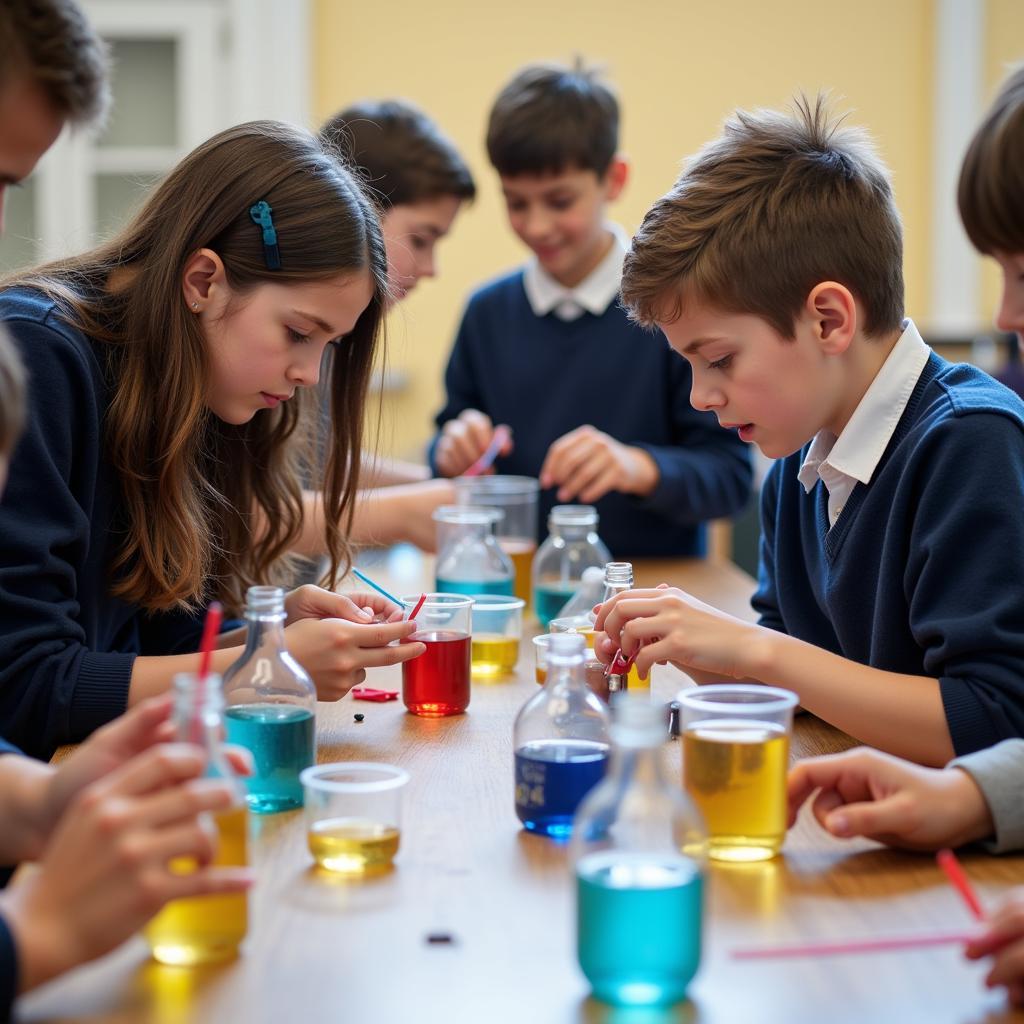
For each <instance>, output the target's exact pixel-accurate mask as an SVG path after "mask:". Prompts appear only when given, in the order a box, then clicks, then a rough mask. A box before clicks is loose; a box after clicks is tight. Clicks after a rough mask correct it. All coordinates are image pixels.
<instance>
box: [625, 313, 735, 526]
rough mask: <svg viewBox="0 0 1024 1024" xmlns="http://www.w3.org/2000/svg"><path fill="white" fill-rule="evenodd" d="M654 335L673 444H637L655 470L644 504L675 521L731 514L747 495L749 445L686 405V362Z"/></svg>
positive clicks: (691, 522)
mask: <svg viewBox="0 0 1024 1024" xmlns="http://www.w3.org/2000/svg"><path fill="white" fill-rule="evenodd" d="M659 340H660V341H661V342H662V343H663V344H665V348H666V353H665V359H666V372H667V375H668V379H669V387H670V389H671V398H670V401H671V416H672V444H670V445H652V444H640V445H637V447H640V448H643V449H644V450H645V451H646V452H647V453H648V454H649V455H650V456H651V458H653V459H654V461H655V462H656V463H657V466H658V471H659V473H660V479H659V481H658V484H657V486H656V487H655V489H654V490H653V491H652V492H651V493H650V494H649V495H647V496H646V498H645V499H644V504H645V505H646V506H647V507H648V508H651V509H653V510H654V511H656V512H658V513H659V514H660V515H662V516H664V517H665V518H666V519H668V520H669V521H670V522H674V523H677V524H679V525H680V526H694V525H696V524H697V523H703V522H705V521H707V520H709V519H721V518H723V517H725V516H732V515H735V514H736V513H738V512H740V511H742V509H743V507H744V505H746V503H747V500H748V499H749V498H750V484H751V480H752V479H753V468H752V466H751V460H750V451H749V448H748V446H747V445H746V444H744V442H742V441H741V440H740V439H739V436H738V435H737V434H736V432H735V431H734V430H723V429H722V428H721V427H720V426H719V425H718V420H717V418H716V417H715V415H714V414H713V413H710V412H699V411H698V410H696V409H694V407H693V406H692V405H690V388H691V376H690V367H689V365H688V364H687V362H686V361H685V360H684V359H682V358H681V357H680V356H678V355H676V354H675V353H674V352H672V351H671V350H670V349H668V345H667V343H665V342H664V339H663V338H662V337H661V335H660V332H659ZM622 440H625V439H622ZM626 443H631V442H628V441H627V442H626Z"/></svg>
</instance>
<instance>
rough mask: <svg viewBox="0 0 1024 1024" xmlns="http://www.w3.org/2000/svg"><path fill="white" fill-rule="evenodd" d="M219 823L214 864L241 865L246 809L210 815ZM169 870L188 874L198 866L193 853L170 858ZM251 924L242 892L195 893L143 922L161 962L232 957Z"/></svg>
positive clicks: (244, 854)
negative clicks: (202, 894) (189, 855)
mask: <svg viewBox="0 0 1024 1024" xmlns="http://www.w3.org/2000/svg"><path fill="white" fill-rule="evenodd" d="M214 821H215V822H216V824H217V832H218V842H217V855H216V857H215V858H214V861H213V864H214V865H215V866H217V867H245V865H246V864H248V863H249V858H248V852H247V847H248V831H249V812H248V811H247V810H246V808H245V807H244V806H241V807H236V808H234V809H232V810H230V811H225V812H224V813H223V814H218V815H216V816H215V817H214ZM171 870H172V871H173V872H175V873H176V874H179V875H186V874H189V873H191V872H193V871H195V870H196V861H195V859H194V858H193V857H178V858H176V859H175V860H172V861H171ZM248 925H249V912H248V902H247V898H246V894H245V893H244V892H240V893H230V894H228V895H224V896H194V897H191V898H189V899H183V900H172V901H171V902H170V903H168V904H167V906H165V907H164V909H163V910H161V911H160V913H159V914H157V915H156V917H154V918H153V920H152V921H150V922H149V924H148V925H146V928H145V936H146V941H147V942H148V943H149V948H150V949H151V950H152V951H153V959H154V960H158V961H159V962H160V963H162V964H174V965H184V966H190V965H193V964H209V963H217V962H219V961H222V960H230V959H231V958H232V957H234V956H236V955H237V953H238V946H239V943H241V941H242V939H244V938H245V933H246V930H247V928H248Z"/></svg>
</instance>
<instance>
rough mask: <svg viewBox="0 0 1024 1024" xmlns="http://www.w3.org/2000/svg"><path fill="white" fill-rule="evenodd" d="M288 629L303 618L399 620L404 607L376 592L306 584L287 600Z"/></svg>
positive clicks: (285, 600)
mask: <svg viewBox="0 0 1024 1024" xmlns="http://www.w3.org/2000/svg"><path fill="white" fill-rule="evenodd" d="M284 610H285V614H286V616H287V617H286V618H285V622H284V624H285V628H287V627H288V626H291V625H292V624H293V623H296V622H299V621H300V620H301V619H345V620H347V621H348V622H359V623H367V622H373V621H374V619H375V618H377V617H378V616H379V617H380V619H381V621H383V622H397V621H398V620H399V619H401V617H402V609H401V608H400V607H399V606H398V605H397V604H395V603H394V602H392V601H389V600H388V599H387V598H386V597H384V596H383V595H382V594H378V593H376V591H368V592H362V591H360V592H356V593H352V594H335V593H334V592H333V591H330V590H324V589H323V587H316V586H313V585H312V584H310V583H307V584H306V585H305V586H304V587H298V588H296V589H295V590H293V591H292V592H291V593H290V594H288V595H287V596H286V597H285V599H284Z"/></svg>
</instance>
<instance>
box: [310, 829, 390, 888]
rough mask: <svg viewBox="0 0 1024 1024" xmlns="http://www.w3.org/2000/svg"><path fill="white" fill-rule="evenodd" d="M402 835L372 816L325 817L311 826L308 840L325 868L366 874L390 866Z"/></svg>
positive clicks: (346, 873) (311, 850)
mask: <svg viewBox="0 0 1024 1024" xmlns="http://www.w3.org/2000/svg"><path fill="white" fill-rule="evenodd" d="M399 835H400V833H399V830H398V829H397V828H395V827H394V826H392V825H382V824H381V823H380V822H378V821H371V820H370V819H368V818H325V819H323V820H322V821H318V822H316V823H314V824H313V825H311V826H310V828H309V831H308V832H307V833H306V842H307V844H308V845H309V852H310V853H311V854H313V859H314V860H315V861H316V862H317V864H319V865H320V866H321V867H322V868H326V869H327V870H328V871H337V872H340V873H341V874H344V875H365V874H370V873H371V872H374V871H382V870H384V869H385V868H387V867H389V866H390V864H391V861H392V860H394V857H395V854H396V853H397V852H398V839H399Z"/></svg>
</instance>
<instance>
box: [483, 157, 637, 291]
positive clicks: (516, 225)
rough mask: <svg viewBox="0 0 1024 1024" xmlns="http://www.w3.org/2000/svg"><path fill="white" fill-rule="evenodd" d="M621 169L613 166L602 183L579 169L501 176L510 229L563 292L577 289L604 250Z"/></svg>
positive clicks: (590, 172)
mask: <svg viewBox="0 0 1024 1024" xmlns="http://www.w3.org/2000/svg"><path fill="white" fill-rule="evenodd" d="M620 168H621V169H622V173H621V174H620V173H619V171H620ZM624 168H625V165H624V164H622V162H621V161H618V160H616V161H613V162H612V166H611V167H609V169H608V171H607V172H606V174H605V175H604V177H602V178H599V177H598V176H597V174H596V173H595V172H594V171H583V170H579V169H577V168H568V169H565V170H562V171H558V172H557V173H552V174H515V175H502V176H501V189H502V192H503V194H504V196H505V209H506V210H507V212H508V220H509V224H510V225H511V227H512V230H513V231H514V232H515V233H516V234H517V235H518V236H519V238H520V239H521V240H522V241H523V244H524V245H526V246H527V247H528V248H529V249H530V250H531V251H532V252H533V254H534V255H535V256H536V257H537V260H538V262H539V263H540V265H541V266H542V267H543V268H544V270H546V271H547V272H548V273H549V274H550V275H551V276H552V277H553V278H554V279H555V280H556V281H558V282H559V283H560V284H562V285H564V286H565V287H566V288H573V287H575V286H576V285H578V284H579V283H580V282H581V281H582V280H583V279H584V278H585V277H586V276H587V275H588V274H589V273H590V272H591V271H592V270H593V269H594V268H595V267H596V266H597V265H598V263H600V262H601V259H602V257H603V256H604V254H605V253H606V252H607V251H608V235H607V234H606V232H605V228H604V221H605V204H606V203H608V202H610V201H611V200H613V199H615V198H616V197H617V196H618V194H619V192H620V191H621V190H622V185H623V183H624V180H625V172H624Z"/></svg>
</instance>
